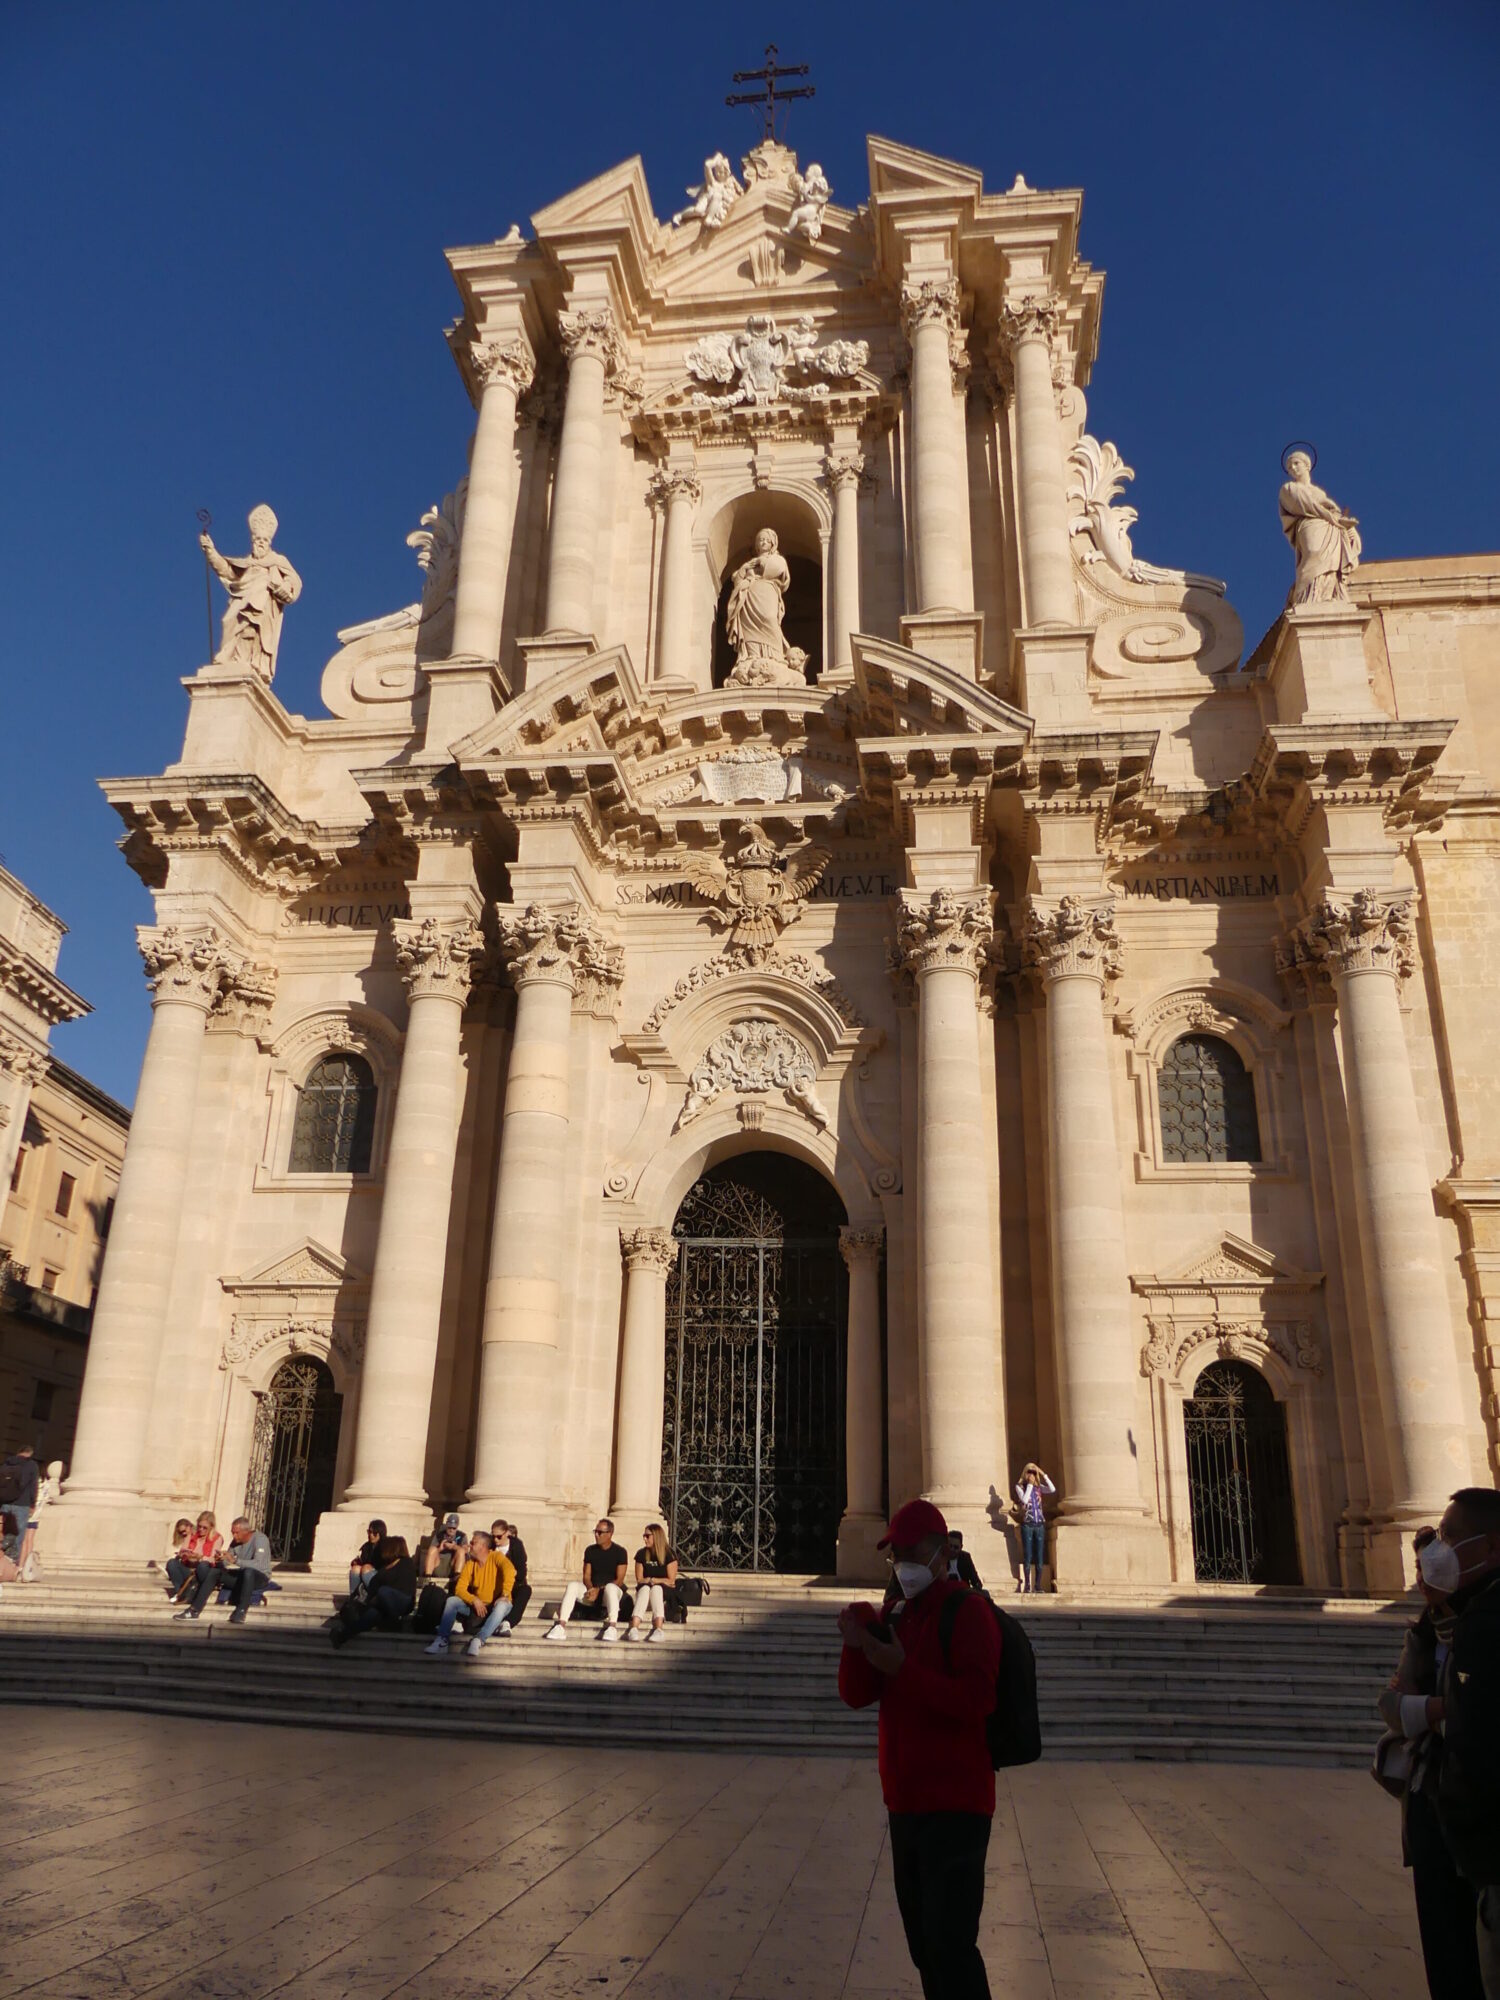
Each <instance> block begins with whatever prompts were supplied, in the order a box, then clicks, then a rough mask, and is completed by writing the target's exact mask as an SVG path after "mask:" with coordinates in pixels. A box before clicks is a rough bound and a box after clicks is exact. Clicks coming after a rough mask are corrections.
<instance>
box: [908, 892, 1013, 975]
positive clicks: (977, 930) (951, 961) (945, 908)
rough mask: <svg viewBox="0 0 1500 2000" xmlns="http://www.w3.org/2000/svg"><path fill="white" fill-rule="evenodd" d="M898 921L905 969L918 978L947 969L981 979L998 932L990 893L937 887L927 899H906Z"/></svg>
mask: <svg viewBox="0 0 1500 2000" xmlns="http://www.w3.org/2000/svg"><path fill="white" fill-rule="evenodd" d="M896 922H897V954H898V958H899V963H900V966H901V969H902V970H904V971H906V972H909V973H911V974H912V975H913V976H914V977H915V978H917V979H920V978H921V977H922V975H923V974H924V973H928V972H934V971H938V970H940V969H944V968H946V969H948V970H954V971H959V972H967V973H970V974H972V975H973V976H974V977H975V978H977V977H978V976H979V973H980V970H981V968H982V967H983V966H984V964H985V962H986V960H987V958H988V955H989V949H990V944H991V940H992V939H993V937H994V934H995V921H994V917H993V915H992V914H991V902H990V894H989V891H988V890H982V891H980V892H978V893H977V894H976V893H972V892H971V893H969V894H965V895H961V894H960V893H959V892H958V891H957V890H954V889H936V890H934V891H933V893H932V894H931V895H930V896H929V897H927V898H926V900H925V901H923V900H919V899H915V898H914V899H912V900H911V901H907V900H905V899H903V901H902V903H901V905H900V908H899V911H898V914H897V919H896Z"/></svg>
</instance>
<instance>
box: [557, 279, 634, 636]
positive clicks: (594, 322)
mask: <svg viewBox="0 0 1500 2000" xmlns="http://www.w3.org/2000/svg"><path fill="white" fill-rule="evenodd" d="M558 329H559V332H560V333H561V336H562V345H563V352H564V354H566V356H567V358H568V391H567V396H566V399H565V401H564V404H563V422H562V437H561V439H560V440H559V442H558V447H557V472H556V476H555V477H554V479H553V482H552V533H551V540H550V543H549V546H548V553H547V630H548V631H549V632H592V631H593V629H594V557H595V550H596V548H597V546H598V540H599V474H600V462H601V460H602V457H603V452H604V383H605V378H606V376H607V375H608V374H609V372H610V371H611V369H612V368H613V367H614V366H615V365H616V360H617V357H618V354H619V349H620V336H619V333H618V330H617V329H616V326H615V319H614V314H613V313H612V312H611V311H610V310H609V308H608V307H607V306H597V307H593V308H590V309H586V310H583V311H580V312H565V313H561V314H559V315H558Z"/></svg>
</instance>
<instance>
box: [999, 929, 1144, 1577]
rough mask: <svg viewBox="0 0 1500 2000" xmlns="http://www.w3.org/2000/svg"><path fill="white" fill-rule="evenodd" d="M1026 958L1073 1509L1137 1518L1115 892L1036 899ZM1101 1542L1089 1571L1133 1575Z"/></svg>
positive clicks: (1066, 1499) (1085, 1517)
mask: <svg viewBox="0 0 1500 2000" xmlns="http://www.w3.org/2000/svg"><path fill="white" fill-rule="evenodd" d="M1026 945H1027V957H1028V959H1029V961H1030V963H1031V964H1032V965H1033V966H1034V967H1035V968H1036V970H1037V971H1039V972H1040V974H1041V979H1042V985H1043V988H1044V990H1045V993H1046V997H1047V1152H1048V1166H1049V1181H1050V1185H1049V1199H1050V1214H1049V1217H1048V1225H1049V1236H1050V1240H1051V1251H1052V1327H1053V1340H1054V1344H1055V1347H1056V1377H1057V1404H1058V1423H1059V1429H1060V1436H1061V1443H1062V1474H1063V1477H1062V1489H1063V1492H1062V1503H1061V1514H1062V1517H1063V1519H1064V1520H1066V1521H1067V1522H1070V1523H1083V1524H1085V1525H1090V1524H1096V1525H1103V1526H1106V1527H1107V1526H1109V1525H1110V1524H1114V1525H1123V1526H1131V1525H1135V1526H1139V1525H1141V1524H1142V1523H1143V1520H1144V1516H1145V1503H1144V1502H1143V1500H1142V1498H1141V1484H1140V1476H1139V1473H1138V1472H1137V1469H1136V1467H1137V1461H1136V1455H1135V1454H1136V1451H1137V1450H1138V1448H1139V1438H1138V1435H1137V1429H1138V1419H1137V1414H1136V1406H1137V1402H1138V1400H1139V1393H1138V1392H1139V1382H1140V1360H1139V1352H1138V1347H1137V1344H1136V1342H1135V1339H1134V1335H1133V1332H1132V1328H1131V1318H1130V1279H1129V1275H1128V1272H1127V1269H1126V1260H1125V1210H1124V1202H1123V1198H1122V1194H1121V1186H1120V1158H1119V1153H1118V1150H1117V1146H1116V1140H1115V1119H1114V1105H1113V1101H1112V1091H1111V1086H1110V1069H1109V1040H1108V1034H1107V1030H1106V1027H1105V1020H1104V984H1105V981H1106V979H1107V978H1109V977H1111V976H1113V975H1114V974H1115V973H1117V972H1118V970H1119V942H1118V939H1117V938H1116V936H1115V928H1114V903H1113V901H1112V900H1108V901H1104V902H1100V903H1087V902H1084V901H1083V900H1082V899H1080V898H1076V897H1072V896H1065V897H1064V898H1063V899H1062V902H1061V903H1060V904H1059V905H1058V906H1057V907H1056V908H1048V907H1046V906H1038V907H1033V909H1032V911H1031V912H1030V915H1029V918H1028V927H1027V938H1026ZM1131 1560H1132V1558H1131V1557H1130V1555H1129V1552H1128V1551H1127V1552H1124V1553H1122V1554H1121V1556H1120V1559H1119V1562H1118V1564H1117V1565H1114V1566H1111V1565H1110V1561H1109V1558H1108V1555H1107V1553H1106V1552H1105V1551H1103V1550H1102V1549H1101V1548H1100V1547H1098V1546H1095V1547H1092V1548H1091V1549H1090V1550H1089V1551H1088V1552H1087V1555H1086V1557H1085V1576H1084V1577H1083V1578H1081V1579H1077V1578H1075V1579H1069V1580H1089V1574H1090V1573H1092V1575H1093V1577H1094V1578H1095V1579H1097V1577H1098V1575H1099V1574H1100V1573H1101V1571H1100V1569H1099V1568H1098V1567H1096V1566H1097V1565H1100V1564H1103V1566H1104V1573H1108V1574H1111V1575H1116V1576H1119V1577H1122V1578H1123V1577H1125V1576H1127V1575H1128V1574H1130V1573H1131V1571H1130V1563H1131Z"/></svg>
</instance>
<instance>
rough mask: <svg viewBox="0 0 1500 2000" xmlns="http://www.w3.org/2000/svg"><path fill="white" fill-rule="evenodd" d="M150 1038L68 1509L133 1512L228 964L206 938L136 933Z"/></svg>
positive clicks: (207, 934) (175, 929) (180, 931)
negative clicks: (201, 1084) (147, 991)
mask: <svg viewBox="0 0 1500 2000" xmlns="http://www.w3.org/2000/svg"><path fill="white" fill-rule="evenodd" d="M136 939H137V942H138V943H139V945H140V950H141V957H142V958H143V959H144V960H145V962H146V977H147V979H148V980H149V981H150V984H151V1006H152V1014H151V1033H150V1036H149V1038H148V1039H147V1042H146V1057H145V1061H144V1062H143V1063H142V1065H141V1081H140V1088H139V1089H138V1091H137V1092H136V1099H135V1110H134V1111H133V1113H132V1114H131V1120H130V1138H129V1142H128V1144H127V1145H126V1148H125V1160H124V1164H123V1166H122V1167H121V1169H120V1186H119V1190H118V1192H117V1193H116V1196H115V1213H114V1224H113V1227H112V1228H111V1230H110V1237H109V1249H108V1252H107V1253H106V1255H105V1259H104V1270H103V1273H102V1275H101V1277H100V1281H99V1297H98V1301H97V1303H96V1304H95V1307H94V1324H93V1332H92V1334H91V1335H90V1338H89V1354H88V1366H87V1368H86V1370H85V1372H84V1378H83V1396H82V1400H81V1401H80V1403H79V1408H78V1429H77V1432H76V1434H75V1437H74V1441H73V1461H72V1470H71V1473H70V1476H69V1479H68V1492H67V1499H68V1502H69V1503H77V1502H83V1503H85V1504H92V1505H95V1506H101V1507H110V1508H122V1509H123V1508H127V1507H130V1506H132V1505H136V1506H138V1505H139V1498H138V1496H139V1493H140V1486H141V1455H142V1447H143V1446H144V1444H145V1440H146V1428H147V1424H148V1423H149V1421H150V1416H151V1396H152V1389H153V1386H154V1384H155V1380H156V1362H157V1353H158V1350H159V1348H160V1346H161V1338H162V1329H163V1326H164V1323H165V1320H166V1311H167V1295H168V1291H169V1288H170V1286H171V1282H172V1270H173V1265H174V1263H175V1261H176V1255H177V1225H178V1218H179V1217H180V1215H181V1213H182V1205H183V1194H184V1191H185V1189H186V1186H187V1166H188V1150H189V1147H190V1145H191V1143H192V1137H193V1123H194V1120H195V1118H196V1116H197V1110H198V1073H199V1070H200V1068H201V1066H202V1061H203V1030H204V1025H205V1023H206V1022H207V1019H208V1012H209V1009H210V1008H211V1007H212V1006H213V1004H214V1001H215V1000H216V999H217V997H218V995H219V991H220V988H221V986H222V984H223V981H224V979H225V977H226V976H227V975H228V974H229V973H230V972H231V971H232V970H233V969H234V965H235V961H234V960H233V959H232V958H231V956H230V954H229V953H228V952H227V951H226V949H225V945H224V940H223V939H222V938H221V936H220V935H219V933H218V932H217V931H216V930H214V929H213V928H212V927H206V928H201V929H194V930H189V929H187V928H185V927H179V926H178V925H176V924H168V925H166V926H164V927H163V928H161V929H151V928H147V927H142V928H141V929H140V930H138V931H137V932H136Z"/></svg>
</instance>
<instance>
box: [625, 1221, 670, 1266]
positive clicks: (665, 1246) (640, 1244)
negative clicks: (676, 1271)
mask: <svg viewBox="0 0 1500 2000" xmlns="http://www.w3.org/2000/svg"><path fill="white" fill-rule="evenodd" d="M620 1254H621V1256H622V1257H623V1258H624V1259H625V1267H626V1269H627V1270H630V1271H641V1270H645V1271H658V1272H660V1273H661V1275H662V1276H663V1277H665V1275H666V1274H667V1272H668V1271H670V1270H671V1268H672V1266H673V1265H674V1264H675V1263H676V1262H677V1240H676V1238H675V1237H674V1236H673V1234H672V1232H671V1230H670V1229H660V1228H645V1229H622V1230H621V1231H620Z"/></svg>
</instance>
